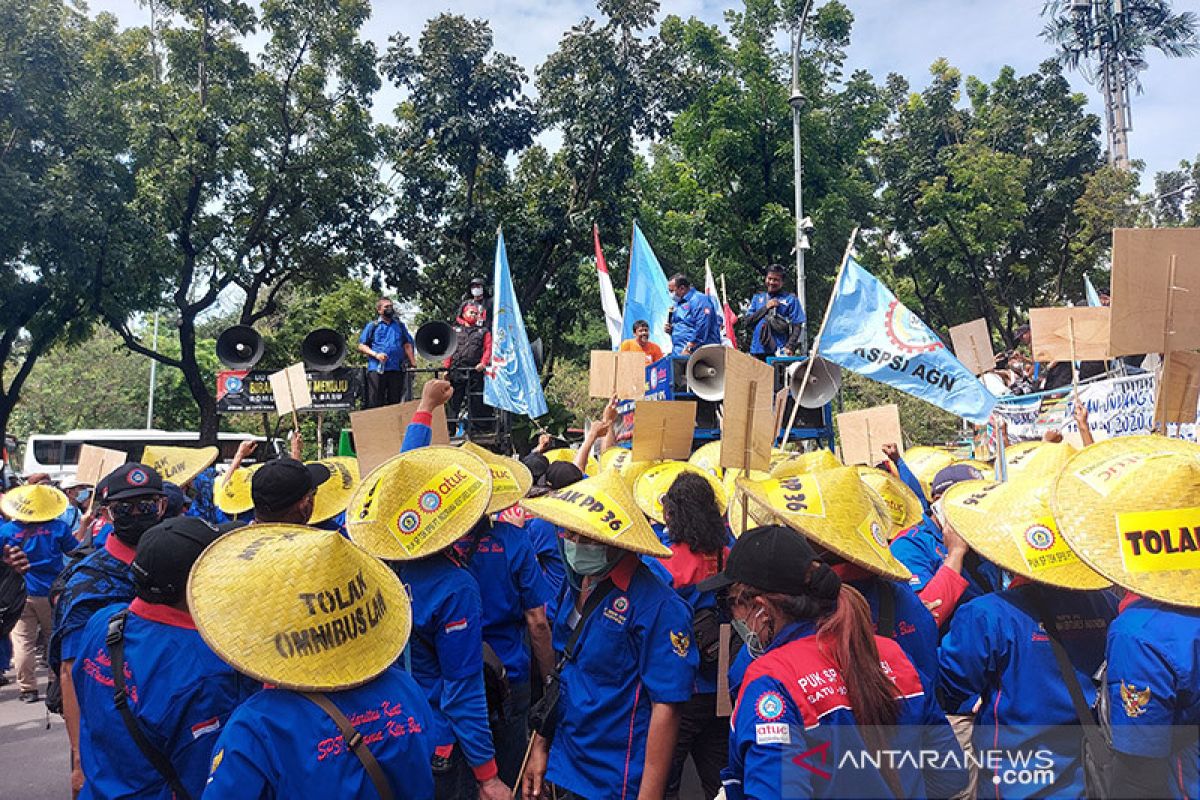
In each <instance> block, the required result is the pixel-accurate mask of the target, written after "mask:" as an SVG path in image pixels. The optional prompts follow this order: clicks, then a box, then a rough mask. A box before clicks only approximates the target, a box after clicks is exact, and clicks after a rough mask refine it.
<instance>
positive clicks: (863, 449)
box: [837, 403, 903, 466]
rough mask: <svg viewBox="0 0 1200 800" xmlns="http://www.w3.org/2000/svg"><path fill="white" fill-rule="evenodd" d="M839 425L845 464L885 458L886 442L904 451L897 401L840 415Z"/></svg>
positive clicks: (870, 463)
mask: <svg viewBox="0 0 1200 800" xmlns="http://www.w3.org/2000/svg"><path fill="white" fill-rule="evenodd" d="M837 426H838V436H839V437H840V438H841V442H842V463H843V464H846V465H847V466H849V465H853V464H867V465H868V466H870V465H872V464H877V463H879V462H880V461H882V460H883V458H884V455H883V446H884V445H885V444H894V445H897V446H898V447H901V452H903V446H902V445H903V442H902V437H903V429H902V428H901V427H900V407H899V406H897V405H896V404H894V403H893V404H890V405H886V406H875V407H874V408H864V409H862V410H861V411H847V412H846V413H844V414H838V415H837Z"/></svg>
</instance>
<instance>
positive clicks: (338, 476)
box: [305, 456, 358, 525]
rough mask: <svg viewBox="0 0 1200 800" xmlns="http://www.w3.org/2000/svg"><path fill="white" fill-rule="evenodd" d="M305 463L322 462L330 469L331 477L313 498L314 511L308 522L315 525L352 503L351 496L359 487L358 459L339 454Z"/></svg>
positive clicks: (335, 514) (318, 488)
mask: <svg viewBox="0 0 1200 800" xmlns="http://www.w3.org/2000/svg"><path fill="white" fill-rule="evenodd" d="M305 463H308V464H320V465H322V466H323V467H325V469H327V470H329V478H328V479H327V480H326V481H325V482H324V483H322V484H321V485H320V486H318V487H317V496H316V497H315V498H313V513H312V516H310V517H309V518H308V523H309V524H310V525H315V524H316V523H318V522H324V521H325V520H327V519H330V518H332V517H336V516H337V515H338V514H340V513H342V512H343V511H345V510H346V507H347V506H348V505H350V497H351V496H352V495H353V494H354V490H355V489H356V488H358V459H356V458H348V457H346V456H337V457H335V458H325V459H322V460H320V461H308V462H305Z"/></svg>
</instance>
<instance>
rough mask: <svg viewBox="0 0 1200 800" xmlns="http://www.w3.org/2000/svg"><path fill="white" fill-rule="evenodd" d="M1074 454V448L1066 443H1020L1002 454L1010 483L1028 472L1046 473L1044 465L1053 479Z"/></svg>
mask: <svg viewBox="0 0 1200 800" xmlns="http://www.w3.org/2000/svg"><path fill="white" fill-rule="evenodd" d="M1074 454H1075V448H1074V447H1072V446H1071V445H1069V444H1067V443H1066V442H1021V443H1020V444H1016V445H1013V446H1012V447H1011V448H1010V449H1008V450H1006V451H1005V452H1004V463H1005V464H1006V465H1007V467H1008V479H1009V480H1010V481H1011V480H1012V479H1013V478H1016V477H1018V476H1020V475H1021V474H1023V473H1024V472H1026V471H1030V470H1032V471H1037V472H1038V473H1040V474H1044V473H1045V472H1047V467H1046V465H1049V467H1050V469H1049V471H1050V472H1052V475H1051V477H1053V476H1054V475H1057V474H1058V473H1059V472H1060V471H1061V470H1062V468H1063V465H1064V464H1066V463H1067V459H1069V458H1070V457H1071V456H1072V455H1074Z"/></svg>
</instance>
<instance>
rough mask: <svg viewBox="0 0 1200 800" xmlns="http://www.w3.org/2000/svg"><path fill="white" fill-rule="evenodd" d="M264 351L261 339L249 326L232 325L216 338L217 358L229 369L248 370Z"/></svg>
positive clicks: (264, 347)
mask: <svg viewBox="0 0 1200 800" xmlns="http://www.w3.org/2000/svg"><path fill="white" fill-rule="evenodd" d="M265 350H266V345H265V344H264V342H263V338H262V337H261V336H259V335H258V331H256V330H254V328H251V327H250V326H249V325H234V326H233V327H232V328H226V329H225V330H223V331H221V335H220V336H218V337H217V358H219V359H220V360H221V363H222V364H224V365H225V366H227V367H229V368H230V369H250V368H251V367H253V366H254V365H255V364H257V363H258V360H259V359H260V358H262V357H263V352H264V351H265Z"/></svg>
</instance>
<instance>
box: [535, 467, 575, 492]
mask: <svg viewBox="0 0 1200 800" xmlns="http://www.w3.org/2000/svg"><path fill="white" fill-rule="evenodd" d="M581 480H583V473H582V472H580V471H579V467H577V466H575V465H574V464H572V463H570V462H569V461H555V462H554V463H553V464H551V465H550V466H549V468H547V470H546V474H545V475H543V476H542V483H544V484H546V485H547V486H549V487H550V488H551V489H565V488H566V487H568V486H570V485H571V484H572V483H579V482H580V481H581Z"/></svg>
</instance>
